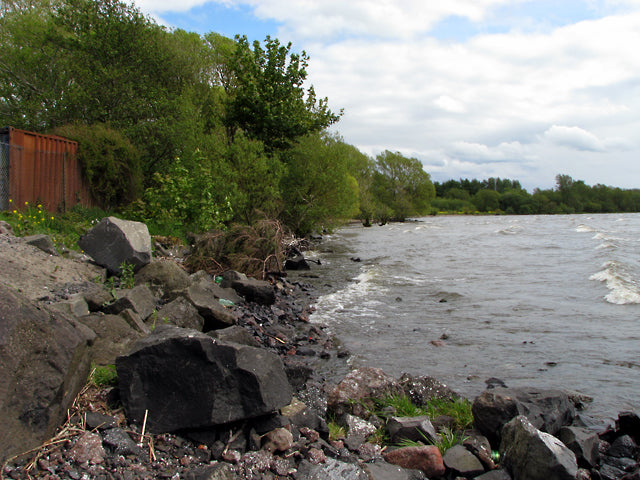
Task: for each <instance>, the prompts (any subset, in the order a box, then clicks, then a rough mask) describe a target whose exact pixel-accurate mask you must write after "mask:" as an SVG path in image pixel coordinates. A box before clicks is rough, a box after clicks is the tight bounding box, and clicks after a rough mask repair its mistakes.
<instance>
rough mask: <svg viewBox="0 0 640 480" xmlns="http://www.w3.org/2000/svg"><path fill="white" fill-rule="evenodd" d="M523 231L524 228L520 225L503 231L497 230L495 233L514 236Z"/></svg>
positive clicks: (511, 226)
mask: <svg viewBox="0 0 640 480" xmlns="http://www.w3.org/2000/svg"><path fill="white" fill-rule="evenodd" d="M523 230H524V227H523V226H521V225H510V226H508V227H507V228H505V229H502V230H498V231H497V232H496V233H500V234H502V235H515V234H517V233H520V232H522V231H523Z"/></svg>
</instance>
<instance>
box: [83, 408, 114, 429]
mask: <svg viewBox="0 0 640 480" xmlns="http://www.w3.org/2000/svg"><path fill="white" fill-rule="evenodd" d="M83 416H84V421H85V425H86V428H87V430H107V429H109V428H115V427H117V426H118V420H117V419H116V418H115V417H112V416H110V415H105V414H103V413H98V412H85V413H84V414H83Z"/></svg>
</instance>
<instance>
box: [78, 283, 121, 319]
mask: <svg viewBox="0 0 640 480" xmlns="http://www.w3.org/2000/svg"><path fill="white" fill-rule="evenodd" d="M82 295H83V296H84V300H85V302H87V306H88V307H89V311H90V312H101V311H102V309H103V308H104V307H105V306H106V305H108V304H109V303H111V302H113V301H114V300H115V297H114V296H113V294H112V293H111V292H110V291H109V290H107V289H106V288H105V287H104V286H102V285H95V286H92V287H91V288H89V289H88V290H87V291H86V292H84V293H83V294H82Z"/></svg>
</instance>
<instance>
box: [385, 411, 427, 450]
mask: <svg viewBox="0 0 640 480" xmlns="http://www.w3.org/2000/svg"><path fill="white" fill-rule="evenodd" d="M387 430H388V432H389V437H390V439H391V443H395V444H397V443H399V442H400V441H401V440H402V439H407V440H413V441H415V442H422V443H424V444H425V445H428V444H429V443H431V444H435V443H436V442H437V441H438V440H440V436H439V435H438V434H437V433H436V430H435V428H434V427H433V424H432V423H431V420H430V419H429V417H427V416H420V417H391V418H389V420H388V421H387Z"/></svg>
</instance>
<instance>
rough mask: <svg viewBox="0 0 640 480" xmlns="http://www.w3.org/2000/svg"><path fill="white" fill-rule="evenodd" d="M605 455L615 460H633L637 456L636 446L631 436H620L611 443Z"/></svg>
mask: <svg viewBox="0 0 640 480" xmlns="http://www.w3.org/2000/svg"><path fill="white" fill-rule="evenodd" d="M607 455H609V456H610V457H616V458H622V457H627V458H635V457H636V456H637V455H638V445H636V442H634V441H633V439H632V438H631V436H629V435H622V436H620V437H618V438H616V439H615V440H614V441H613V442H612V443H611V448H609V450H608V451H607Z"/></svg>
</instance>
